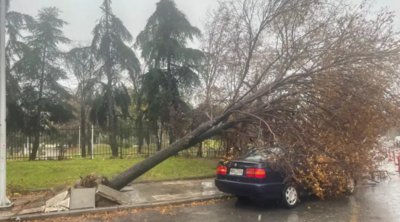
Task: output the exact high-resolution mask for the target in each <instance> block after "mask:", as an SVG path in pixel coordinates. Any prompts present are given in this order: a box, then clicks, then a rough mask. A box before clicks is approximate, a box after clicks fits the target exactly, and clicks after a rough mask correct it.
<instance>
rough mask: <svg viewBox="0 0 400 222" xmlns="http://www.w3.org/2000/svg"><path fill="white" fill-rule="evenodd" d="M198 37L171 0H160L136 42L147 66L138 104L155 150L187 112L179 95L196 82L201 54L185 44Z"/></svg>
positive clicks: (186, 107) (177, 126)
mask: <svg viewBox="0 0 400 222" xmlns="http://www.w3.org/2000/svg"><path fill="white" fill-rule="evenodd" d="M200 35H201V33H200V30H199V29H198V28H196V27H194V26H192V25H191V24H190V22H189V21H188V19H187V18H186V16H185V15H184V14H183V13H182V12H181V11H180V10H179V9H177V7H176V5H175V2H174V1H173V0H161V1H160V2H158V3H157V7H156V11H155V12H154V13H153V14H152V15H151V16H150V18H149V19H148V21H147V24H146V27H145V29H144V30H143V31H142V32H141V33H140V34H139V35H138V37H137V39H136V46H138V47H140V49H141V50H142V57H143V58H144V59H145V61H146V62H147V64H148V67H149V71H148V72H147V73H146V74H145V75H144V78H143V86H142V98H141V100H140V102H142V103H144V104H145V107H147V109H146V110H145V111H144V118H145V119H147V120H148V121H149V122H150V125H152V126H153V127H152V128H153V130H154V131H155V132H156V135H158V140H159V144H158V145H159V146H158V149H160V142H161V140H162V135H163V131H167V132H168V133H169V137H170V138H169V139H170V142H173V141H174V140H175V138H176V137H177V134H178V132H179V130H180V128H181V127H182V126H179V124H181V123H182V122H183V121H182V119H184V118H185V115H186V113H187V112H188V110H189V106H188V105H187V103H185V101H184V100H183V97H184V94H183V92H184V90H187V89H191V88H192V87H193V85H194V84H197V83H198V82H199V79H198V76H197V73H196V68H197V66H198V64H199V62H200V60H201V58H202V56H203V54H202V52H201V51H199V50H196V49H192V48H189V47H187V43H188V41H189V40H193V39H194V38H195V37H199V36H200Z"/></svg>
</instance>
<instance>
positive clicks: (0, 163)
mask: <svg viewBox="0 0 400 222" xmlns="http://www.w3.org/2000/svg"><path fill="white" fill-rule="evenodd" d="M6 111H7V110H6V0H0V209H1V208H3V209H4V208H9V207H11V206H12V203H11V201H10V200H9V199H8V198H7V193H6V185H7V183H6V155H7V152H6V149H7V141H6V130H7V129H6Z"/></svg>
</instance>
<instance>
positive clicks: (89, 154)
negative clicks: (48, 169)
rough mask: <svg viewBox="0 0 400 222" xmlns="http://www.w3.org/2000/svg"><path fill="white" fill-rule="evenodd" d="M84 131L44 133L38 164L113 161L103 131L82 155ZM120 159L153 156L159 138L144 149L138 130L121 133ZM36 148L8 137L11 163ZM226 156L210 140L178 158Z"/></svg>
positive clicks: (93, 134) (27, 139)
mask: <svg viewBox="0 0 400 222" xmlns="http://www.w3.org/2000/svg"><path fill="white" fill-rule="evenodd" d="M81 137H82V133H81V131H80V128H75V129H58V130H53V131H51V132H47V133H41V134H40V139H39V148H38V152H37V157H36V159H37V160H61V159H74V158H85V157H86V158H97V157H102V158H109V157H111V156H112V151H111V147H110V143H109V134H108V133H107V132H105V131H102V130H101V129H99V128H93V129H91V130H88V135H86V137H85V138H86V139H85V143H86V146H85V153H86V156H83V155H82V147H83V145H82V144H81V141H82V139H81ZM164 138H165V140H163V141H161V148H162V149H163V148H165V147H167V146H168V145H169V143H168V141H167V136H164ZM117 144H118V157H120V158H126V157H140V156H144V157H146V156H150V155H153V154H155V153H156V152H157V140H156V139H155V137H152V136H148V137H146V138H144V140H143V142H142V146H139V139H138V137H137V136H136V130H135V129H124V130H120V131H119V133H118V135H117ZM32 148H33V137H31V136H28V135H26V134H24V133H22V132H18V133H8V135H7V159H8V160H28V159H29V155H30V153H31V152H32ZM225 152H226V149H225V144H224V142H223V141H222V140H220V139H209V140H205V141H203V142H202V143H201V144H197V145H196V146H194V147H192V148H189V149H187V150H184V151H181V152H180V153H179V154H178V155H179V156H184V157H202V158H219V157H222V156H223V155H224V153H225Z"/></svg>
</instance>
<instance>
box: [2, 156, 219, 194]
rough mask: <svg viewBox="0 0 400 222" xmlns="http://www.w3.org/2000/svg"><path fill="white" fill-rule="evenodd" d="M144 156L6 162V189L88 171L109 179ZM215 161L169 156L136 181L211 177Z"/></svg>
mask: <svg viewBox="0 0 400 222" xmlns="http://www.w3.org/2000/svg"><path fill="white" fill-rule="evenodd" d="M141 160H143V158H134V159H100V158H99V159H94V160H88V159H86V160H85V159H80V160H79V159H75V160H66V161H33V162H29V161H8V162H7V189H8V191H9V192H26V191H32V190H40V189H50V188H60V187H64V186H70V185H73V184H74V183H75V182H76V181H77V180H79V178H80V176H86V175H89V174H90V173H95V174H97V175H103V176H106V177H108V178H112V177H113V176H115V175H117V174H118V173H120V172H122V171H123V170H126V169H127V168H129V167H130V166H132V165H133V164H135V163H138V162H139V161H141ZM216 165H217V160H210V159H196V158H191V159H188V158H179V157H173V158H170V159H168V160H166V161H164V162H163V163H161V164H160V165H158V166H156V167H155V168H153V169H152V170H150V171H149V172H147V173H146V174H144V175H143V176H141V177H140V178H138V179H137V181H143V180H153V181H156V180H173V179H185V178H193V177H206V176H212V175H214V172H215V167H216Z"/></svg>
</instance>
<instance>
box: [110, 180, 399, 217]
mask: <svg viewBox="0 0 400 222" xmlns="http://www.w3.org/2000/svg"><path fill="white" fill-rule="evenodd" d="M114 220H115V221H123V222H125V221H177V222H180V221H182V222H183V221H193V222H205V221H221V222H224V221H230V222H236V221H237V222H242V221H274V222H275V221H277V222H279V221H285V222H298V221H307V222H313V221H318V222H320V221H323V222H331V221H349V222H356V221H360V222H372V221H380V222H399V221H400V176H399V174H398V173H396V174H392V175H391V179H390V180H387V181H383V182H381V183H378V184H376V183H364V184H361V185H359V187H358V189H357V192H356V193H355V194H354V195H353V196H350V197H342V198H337V199H331V200H325V201H320V200H316V199H312V198H307V199H303V201H302V202H301V203H300V205H299V206H298V207H296V208H295V209H291V210H287V209H283V208H281V207H280V206H278V205H277V204H276V203H274V202H269V203H254V202H251V201H245V202H243V201H237V199H236V198H232V199H228V200H222V201H217V202H215V203H209V204H204V205H201V206H185V207H174V208H171V209H168V210H167V211H166V212H163V211H162V210H160V209H159V210H146V211H143V212H136V213H134V214H127V215H121V216H120V217H116V218H114Z"/></svg>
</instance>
